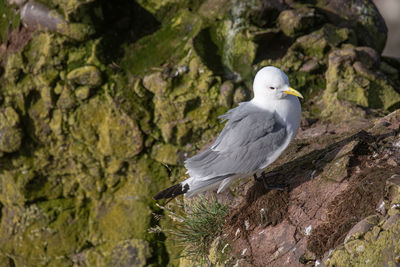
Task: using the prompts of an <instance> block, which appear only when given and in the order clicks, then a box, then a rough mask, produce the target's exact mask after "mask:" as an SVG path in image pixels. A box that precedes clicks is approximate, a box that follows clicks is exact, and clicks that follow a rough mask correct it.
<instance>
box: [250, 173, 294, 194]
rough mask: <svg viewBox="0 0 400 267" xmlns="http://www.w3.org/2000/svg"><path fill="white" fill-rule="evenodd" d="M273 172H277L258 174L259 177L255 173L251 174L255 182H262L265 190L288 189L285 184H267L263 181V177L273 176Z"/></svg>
mask: <svg viewBox="0 0 400 267" xmlns="http://www.w3.org/2000/svg"><path fill="white" fill-rule="evenodd" d="M275 174H277V172H269V173H267V174H265V176H264V175H260V176H259V177H257V175H256V174H253V177H254V180H255V181H257V182H262V183H263V185H264V188H265V189H266V190H280V191H285V190H287V189H288V186H287V185H269V184H267V183H266V182H265V178H268V177H271V176H274V175H275Z"/></svg>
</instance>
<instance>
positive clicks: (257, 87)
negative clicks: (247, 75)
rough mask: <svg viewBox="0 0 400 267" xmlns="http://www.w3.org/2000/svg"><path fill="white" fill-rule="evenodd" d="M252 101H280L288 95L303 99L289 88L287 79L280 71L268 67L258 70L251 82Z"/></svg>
mask: <svg viewBox="0 0 400 267" xmlns="http://www.w3.org/2000/svg"><path fill="white" fill-rule="evenodd" d="M253 91H254V99H260V100H261V99H268V100H271V99H275V100H278V99H282V98H285V97H286V96H287V95H288V94H290V95H295V96H297V97H301V98H303V96H302V95H301V94H300V93H299V92H298V91H296V90H294V89H293V88H291V87H290V85H289V78H288V77H287V76H286V74H285V73H284V72H283V71H281V70H280V69H278V68H276V67H273V66H268V67H264V68H262V69H260V70H259V71H258V72H257V74H256V77H255V78H254V82H253Z"/></svg>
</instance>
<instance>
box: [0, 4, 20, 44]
mask: <svg viewBox="0 0 400 267" xmlns="http://www.w3.org/2000/svg"><path fill="white" fill-rule="evenodd" d="M19 24H20V16H19V14H18V12H17V10H16V8H15V6H10V5H9V4H8V1H7V0H0V43H3V42H5V41H6V40H7V39H8V38H9V34H10V33H11V31H13V30H15V29H17V27H18V26H19Z"/></svg>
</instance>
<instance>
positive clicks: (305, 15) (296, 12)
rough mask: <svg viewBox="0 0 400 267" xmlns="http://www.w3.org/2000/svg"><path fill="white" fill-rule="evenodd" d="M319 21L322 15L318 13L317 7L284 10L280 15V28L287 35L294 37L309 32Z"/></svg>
mask: <svg viewBox="0 0 400 267" xmlns="http://www.w3.org/2000/svg"><path fill="white" fill-rule="evenodd" d="M319 21H321V17H320V16H318V15H317V14H316V11H315V9H313V8H307V7H301V8H297V9H288V10H284V11H282V12H281V13H280V14H279V17H278V25H279V27H280V29H281V30H282V31H283V32H284V33H285V34H286V35H287V36H293V37H297V36H299V35H301V34H302V33H305V32H307V31H308V32H309V31H310V30H311V29H313V28H314V27H315V26H316V25H317V24H318V23H319Z"/></svg>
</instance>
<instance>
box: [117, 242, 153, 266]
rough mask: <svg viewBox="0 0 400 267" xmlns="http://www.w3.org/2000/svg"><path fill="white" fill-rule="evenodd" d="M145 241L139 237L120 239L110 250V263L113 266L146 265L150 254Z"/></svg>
mask: <svg viewBox="0 0 400 267" xmlns="http://www.w3.org/2000/svg"><path fill="white" fill-rule="evenodd" d="M150 255H151V254H150V248H149V245H148V244H147V242H145V241H143V240H140V239H132V240H125V241H121V242H120V243H119V244H117V245H116V246H115V247H114V248H113V249H112V252H111V261H110V264H111V265H113V266H146V261H147V258H148V257H149V256H150Z"/></svg>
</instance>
